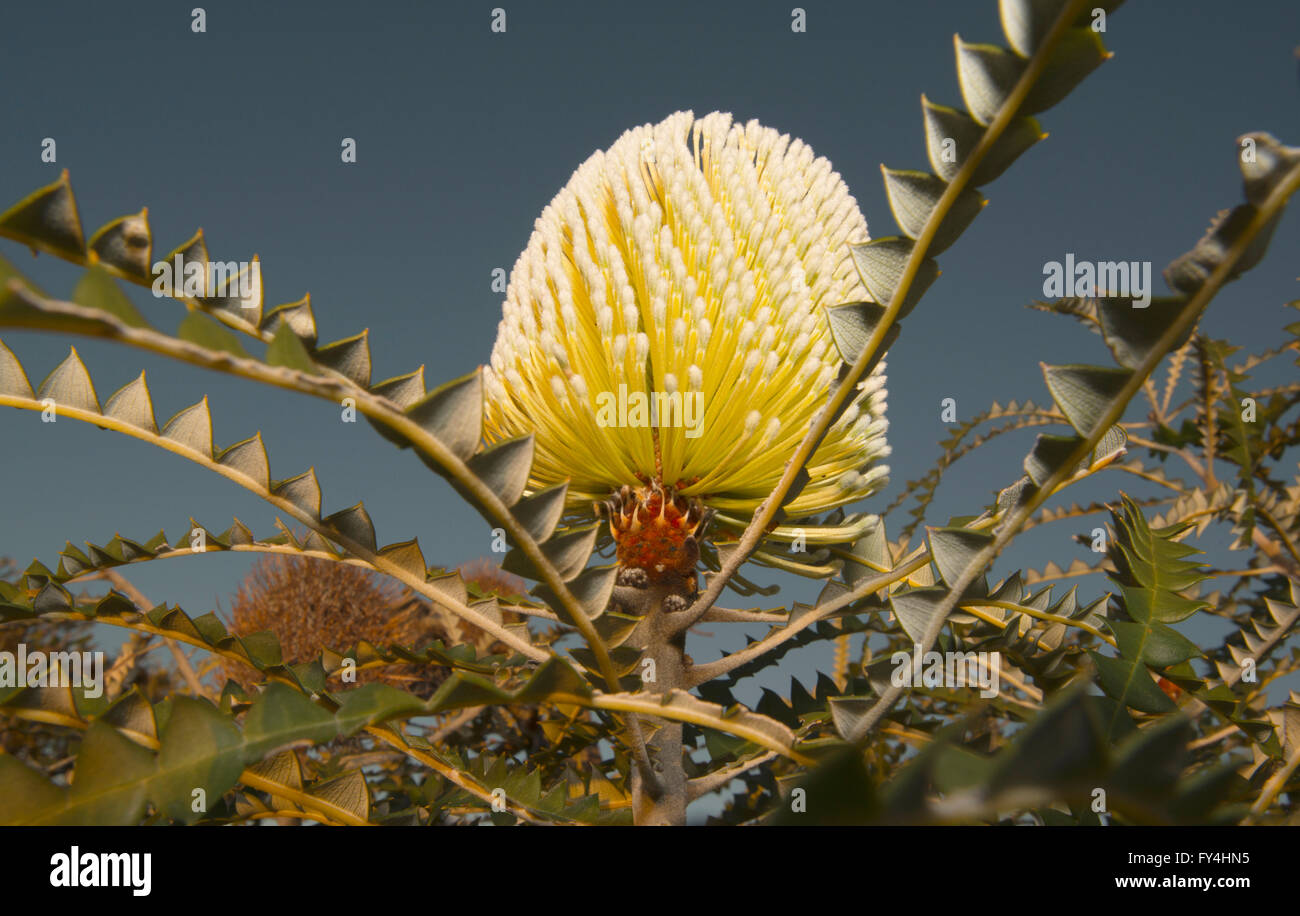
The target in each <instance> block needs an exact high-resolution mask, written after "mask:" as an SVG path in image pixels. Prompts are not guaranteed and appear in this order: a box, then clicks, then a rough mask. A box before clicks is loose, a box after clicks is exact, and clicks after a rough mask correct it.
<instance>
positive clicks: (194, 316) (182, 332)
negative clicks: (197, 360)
mask: <svg viewBox="0 0 1300 916" xmlns="http://www.w3.org/2000/svg"><path fill="white" fill-rule="evenodd" d="M176 336H177V337H179V338H180V339H181V340H188V341H189V342H190V343H194V344H198V345H199V346H200V347H205V348H207V349H209V350H216V351H217V352H219V353H230V354H232V355H234V356H239V357H243V358H245V359H247V358H248V351H246V350H245V349H244V348H243V346H242V345H241V344H240V342H239V338H238V337H236V336H235V335H234V334H232V333H231V332H230V331H228V330H226V329H225V327H223V326H222V325H220V324H218V323H217V322H216V321H214V320H213V319H211V318H209V317H208V316H207V315H205V314H203V313H202V312H199V311H191V312H190V313H189V314H188V315H186V316H185V318H184V319H183V320H182V321H181V325H180V327H179V328H177V329H176Z"/></svg>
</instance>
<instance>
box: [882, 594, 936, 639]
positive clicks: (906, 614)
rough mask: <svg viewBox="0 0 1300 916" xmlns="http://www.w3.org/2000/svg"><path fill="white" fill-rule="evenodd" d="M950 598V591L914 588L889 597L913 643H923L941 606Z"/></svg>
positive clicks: (895, 613)
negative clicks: (922, 640) (926, 632)
mask: <svg viewBox="0 0 1300 916" xmlns="http://www.w3.org/2000/svg"><path fill="white" fill-rule="evenodd" d="M947 597H948V589H946V588H940V587H934V588H913V589H909V590H908V591H905V592H897V593H895V594H893V595H890V596H889V603H890V605H892V606H893V608H894V615H895V616H896V617H898V622H899V625H901V626H902V628H903V631H904V632H906V633H907V635H908V636H909V637H911V639H912V642H914V643H919V642H921V638H922V636H923V635H924V634H925V631H926V628H927V627H929V626H930V622H931V621H932V620H933V619H934V616H935V614H937V613H938V612H939V606H940V604H942V603H943V601H944V599H945V598H947Z"/></svg>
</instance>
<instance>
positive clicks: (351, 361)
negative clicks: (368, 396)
mask: <svg viewBox="0 0 1300 916" xmlns="http://www.w3.org/2000/svg"><path fill="white" fill-rule="evenodd" d="M315 358H316V362H317V363H319V364H320V365H322V366H325V367H327V368H330V369H333V370H334V371H335V372H338V373H340V374H342V375H343V376H345V377H347V378H349V379H351V380H352V381H353V382H355V383H356V384H358V385H360V386H361V387H363V388H364V387H366V386H367V385H369V384H370V332H369V331H362V332H361V333H360V334H356V335H354V336H352V337H345V338H344V339H342V340H336V341H334V342H333V343H328V344H325V345H324V346H323V347H320V348H318V349H317V350H316V353H315Z"/></svg>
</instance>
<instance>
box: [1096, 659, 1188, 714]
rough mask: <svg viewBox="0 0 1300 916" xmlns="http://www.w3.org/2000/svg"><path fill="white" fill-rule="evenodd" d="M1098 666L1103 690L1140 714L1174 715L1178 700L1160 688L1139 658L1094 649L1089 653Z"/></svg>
mask: <svg viewBox="0 0 1300 916" xmlns="http://www.w3.org/2000/svg"><path fill="white" fill-rule="evenodd" d="M1088 655H1090V656H1091V657H1092V660H1093V662H1095V663H1096V665H1097V675H1098V677H1099V678H1100V679H1101V686H1102V689H1103V690H1105V691H1106V693H1107V695H1109V696H1112V697H1114V698H1115V699H1116V700H1118V701H1119V702H1120V703H1122V704H1124V705H1125V706H1131V707H1132V708H1134V709H1136V710H1138V711H1139V712H1150V713H1158V712H1170V711H1171V710H1173V709H1174V708H1175V706H1174V701H1173V700H1171V699H1169V697H1168V696H1166V695H1165V692H1164V691H1163V690H1161V689H1160V688H1159V687H1157V686H1156V682H1155V681H1153V680H1152V679H1151V673H1150V672H1149V671H1147V668H1146V666H1145V665H1143V664H1141V663H1140V662H1139V661H1138V660H1137V659H1124V658H1111V657H1110V656H1108V655H1101V654H1099V653H1097V652H1093V651H1092V650H1089V651H1088Z"/></svg>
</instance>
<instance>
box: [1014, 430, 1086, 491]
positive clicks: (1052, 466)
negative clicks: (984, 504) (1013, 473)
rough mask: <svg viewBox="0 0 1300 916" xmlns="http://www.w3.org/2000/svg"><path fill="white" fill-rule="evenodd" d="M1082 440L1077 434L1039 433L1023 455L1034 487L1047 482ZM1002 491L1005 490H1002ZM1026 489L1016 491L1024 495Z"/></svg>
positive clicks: (1026, 469) (1027, 472)
mask: <svg viewBox="0 0 1300 916" xmlns="http://www.w3.org/2000/svg"><path fill="white" fill-rule="evenodd" d="M1082 442H1083V440H1082V439H1080V438H1079V437H1078V436H1045V435H1039V436H1038V437H1037V438H1036V439H1035V440H1034V447H1033V449H1032V450H1030V452H1029V454H1028V455H1026V456H1025V462H1024V467H1025V473H1026V474H1027V475H1029V479H1030V481H1032V483H1033V485H1034V486H1035V487H1041V486H1042V485H1043V484H1044V483H1046V482H1047V479H1048V478H1049V477H1051V476H1052V474H1054V473H1055V472H1056V471H1057V470H1059V469H1060V468H1061V466H1062V465H1064V464H1065V462H1066V461H1067V459H1069V457H1070V454H1071V453H1072V452H1073V451H1074V450H1075V449H1076V448H1078V447H1079V445H1080V443H1082ZM1003 492H1004V493H1005V492H1007V491H1005V490H1004V491H1003ZM1027 492H1028V491H1026V490H1024V489H1021V490H1020V491H1018V493H1019V494H1020V495H1021V496H1024V495H1025V494H1026V493H1027ZM998 504H999V506H1001V504H1002V503H1001V497H1000V496H999V503H998Z"/></svg>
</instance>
